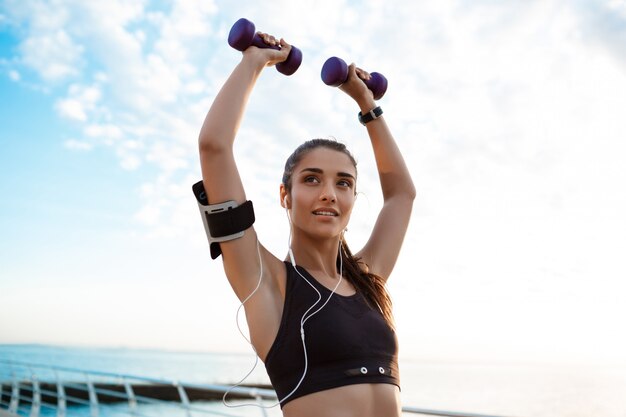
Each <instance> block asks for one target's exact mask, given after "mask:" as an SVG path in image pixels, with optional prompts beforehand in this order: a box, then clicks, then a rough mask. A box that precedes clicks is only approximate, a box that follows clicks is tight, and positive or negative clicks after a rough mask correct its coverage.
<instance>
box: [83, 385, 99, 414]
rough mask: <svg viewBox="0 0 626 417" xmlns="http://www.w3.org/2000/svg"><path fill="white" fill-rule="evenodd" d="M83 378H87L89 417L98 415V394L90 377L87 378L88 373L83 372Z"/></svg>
mask: <svg viewBox="0 0 626 417" xmlns="http://www.w3.org/2000/svg"><path fill="white" fill-rule="evenodd" d="M85 378H86V379H87V389H88V390H89V406H90V408H91V417H98V396H97V395H96V389H95V388H94V386H93V382H91V379H89V374H85Z"/></svg>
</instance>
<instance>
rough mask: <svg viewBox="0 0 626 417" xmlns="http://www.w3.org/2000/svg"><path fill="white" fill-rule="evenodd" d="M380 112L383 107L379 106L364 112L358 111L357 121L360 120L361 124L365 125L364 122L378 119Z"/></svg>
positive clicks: (381, 112)
mask: <svg viewBox="0 0 626 417" xmlns="http://www.w3.org/2000/svg"><path fill="white" fill-rule="evenodd" d="M382 114H383V109H381V108H380V106H378V107H375V108H373V109H372V110H370V111H368V112H367V113H365V114H362V113H361V112H359V122H361V124H362V125H363V126H365V123H369V122H371V121H372V120H375V119H378V118H379V117H380V116H381V115H382Z"/></svg>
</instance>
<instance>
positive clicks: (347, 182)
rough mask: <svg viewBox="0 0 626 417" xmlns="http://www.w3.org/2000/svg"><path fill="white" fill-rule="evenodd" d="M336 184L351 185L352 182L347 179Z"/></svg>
mask: <svg viewBox="0 0 626 417" xmlns="http://www.w3.org/2000/svg"><path fill="white" fill-rule="evenodd" d="M337 184H338V185H340V186H342V187H352V183H351V182H350V181H347V180H341V181H339V182H338V183H337Z"/></svg>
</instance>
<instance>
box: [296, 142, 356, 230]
mask: <svg viewBox="0 0 626 417" xmlns="http://www.w3.org/2000/svg"><path fill="white" fill-rule="evenodd" d="M291 184H292V185H291V193H290V195H289V196H287V206H288V208H289V209H290V211H291V221H292V223H293V226H294V229H300V230H302V231H304V232H305V233H309V234H311V235H313V236H317V237H319V238H330V237H335V236H338V235H340V234H341V233H342V232H343V230H344V229H345V228H346V226H347V225H348V221H349V220H350V214H351V213H352V207H353V206H354V201H355V198H356V194H355V192H356V168H355V167H354V165H353V164H352V162H351V161H350V158H349V157H348V156H347V155H346V154H344V153H343V152H339V151H336V150H332V149H328V148H324V147H320V148H316V149H313V150H311V151H309V152H307V153H306V154H305V155H304V157H303V158H302V159H301V160H300V162H299V163H298V164H297V165H296V166H295V167H294V170H293V174H292V177H291Z"/></svg>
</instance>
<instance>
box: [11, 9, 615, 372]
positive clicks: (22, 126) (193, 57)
mask: <svg viewBox="0 0 626 417" xmlns="http://www.w3.org/2000/svg"><path fill="white" fill-rule="evenodd" d="M0 4H1V6H0V91H1V95H0V101H1V105H2V107H1V108H2V110H1V112H0V174H1V175H0V195H2V198H1V199H0V343H26V342H34V343H55V344H73V345H97V346H130V347H156V348H167V349H179V350H218V351H224V350H228V351H233V350H234V351H246V350H247V347H246V345H245V342H244V341H243V340H241V338H240V336H239V335H238V333H237V330H236V327H235V323H234V314H235V310H236V308H237V302H236V299H235V297H234V295H233V294H232V291H231V290H230V287H229V286H228V283H227V282H226V280H225V278H224V276H223V272H222V269H221V263H220V262H215V261H210V259H209V256H208V245H207V243H206V238H205V236H204V234H203V229H202V225H201V220H200V217H199V214H198V212H197V208H196V206H195V202H194V200H193V197H192V194H191V192H190V188H191V185H192V184H193V182H195V181H196V180H197V179H198V178H199V175H200V174H199V166H198V162H197V150H196V141H197V134H198V131H199V129H200V126H201V123H202V120H203V118H204V114H205V113H206V111H207V110H208V108H209V106H210V103H211V100H212V97H214V96H215V94H216V92H217V90H218V89H219V87H220V85H221V83H222V82H223V81H224V80H225V78H226V77H227V76H228V74H229V72H230V70H231V69H232V68H233V67H234V65H236V63H237V61H238V59H239V53H238V52H236V51H234V50H233V49H231V48H230V47H228V45H227V43H226V38H227V34H228V30H229V29H230V26H231V25H232V23H234V22H235V21H236V20H237V19H238V18H239V17H242V16H245V17H247V18H249V19H250V20H252V21H254V22H255V23H256V24H257V28H259V29H262V30H265V31H268V32H272V33H275V34H276V35H279V36H284V37H285V38H286V39H287V40H288V41H290V42H292V43H293V44H294V45H297V46H298V47H299V48H301V49H302V51H303V53H304V62H303V65H302V67H301V68H300V69H299V70H298V72H297V73H296V74H294V75H293V76H291V77H284V76H282V75H281V74H279V73H277V72H276V71H274V69H268V70H267V71H265V72H264V73H263V75H262V77H261V79H260V81H259V84H258V86H257V88H256V90H255V92H254V94H253V96H252V99H251V102H250V105H249V110H248V113H247V115H246V119H245V120H244V123H243V125H242V127H241V131H240V135H239V138H238V141H237V143H236V152H237V157H238V160H239V161H240V168H241V175H242V177H243V179H244V183H245V184H247V192H248V197H249V198H250V199H252V200H253V201H254V202H255V207H256V210H257V212H258V213H257V219H258V220H257V223H256V227H257V230H258V231H259V234H260V236H261V239H262V241H263V242H264V244H265V245H266V246H267V247H268V248H269V249H270V250H272V251H273V252H274V253H276V254H277V255H278V256H283V255H284V254H285V253H286V241H287V223H286V221H285V218H284V213H283V211H282V210H281V209H280V206H279V203H278V186H279V181H280V175H281V173H282V165H283V163H284V159H285V158H286V157H287V156H288V154H289V153H290V152H291V150H292V149H293V148H295V146H297V145H298V144H299V143H300V142H302V141H303V140H306V139H308V138H311V137H319V136H322V137H327V136H334V137H337V138H339V139H340V140H342V141H344V142H346V143H347V144H348V146H349V147H350V148H351V150H352V151H353V152H354V153H355V154H356V156H357V159H358V161H359V170H360V171H359V172H360V183H359V189H360V190H361V192H362V194H360V196H359V199H358V202H357V206H356V207H355V211H354V215H353V219H352V222H351V226H350V228H349V229H350V231H349V233H348V239H349V242H351V246H353V248H354V249H357V248H358V246H359V245H360V244H362V243H363V242H364V241H365V239H366V237H367V233H368V231H369V229H370V228H371V226H372V223H373V217H374V215H375V214H376V211H377V208H378V207H379V205H380V201H381V196H380V191H379V190H378V189H377V183H376V172H375V170H374V168H373V160H372V155H371V150H370V149H369V144H368V143H367V140H366V138H365V137H364V131H363V129H362V128H361V126H360V125H359V124H358V123H356V117H355V114H356V109H355V108H354V105H353V104H352V103H350V102H349V100H348V99H347V98H346V97H344V96H342V95H341V94H339V92H337V91H336V90H334V89H332V88H329V87H327V86H325V85H323V84H322V83H321V81H320V79H319V71H320V68H321V66H322V64H323V62H324V60H325V59H326V58H328V57H330V56H333V55H336V56H340V57H343V58H345V59H346V60H348V61H355V62H357V63H358V64H359V65H361V66H362V67H364V68H365V69H368V70H371V71H379V72H382V73H383V74H385V75H386V76H387V78H388V79H389V82H390V85H389V90H388V93H387V95H386V96H385V97H384V98H383V99H382V100H381V101H380V105H381V106H382V107H383V109H384V110H385V116H386V118H387V120H388V122H389V124H390V125H391V127H392V130H393V132H394V135H395V136H396V139H397V141H398V143H399V145H400V147H401V149H402V150H403V152H404V154H405V157H406V159H407V161H408V163H409V167H410V169H411V172H412V175H413V177H414V180H415V183H416V185H417V188H418V193H419V196H418V200H417V201H416V204H415V209H414V213H413V218H412V223H411V226H410V229H409V233H408V236H407V239H406V243H405V246H404V249H403V253H402V255H401V258H400V261H399V263H398V266H397V269H396V271H395V272H394V275H393V276H392V279H391V281H390V291H391V293H392V296H393V299H394V301H395V306H396V310H395V311H396V316H397V320H398V327H399V331H400V337H401V342H402V344H401V346H402V354H404V355H406V356H410V357H417V358H444V359H476V358H480V359H502V360H551V361H552V360H565V361H625V360H626V358H624V356H623V352H625V351H626V338H625V336H623V335H622V334H621V332H619V331H616V329H618V328H619V326H620V325H621V324H620V323H621V320H620V317H624V316H626V297H625V296H624V295H623V294H624V293H625V292H626V284H624V282H625V281H624V279H623V277H624V276H626V267H625V266H624V263H623V261H622V260H621V259H622V257H623V254H624V251H625V250H626V222H625V221H624V219H623V214H622V213H624V212H626V192H625V191H624V187H623V184H624V182H625V180H626V168H625V167H624V164H623V159H624V155H625V154H626V144H625V142H624V140H623V136H624V132H625V131H626V121H625V120H624V119H625V118H624V117H623V109H624V108H626V53H625V52H624V51H626V3H625V2H624V1H623V0H606V1H599V0H598V1H574V2H570V1H564V0H562V1H558V0H553V1H513V0H511V1H505V2H491V1H472V2H465V1H442V2H409V1H396V2H382V1H374V0H372V1H366V2H358V4H357V3H355V2H350V1H318V2H313V3H307V7H306V9H305V8H303V6H301V5H300V3H299V2H289V1H286V0H285V1H278V2H273V3H272V4H271V5H268V4H263V5H261V4H259V3H258V2H252V1H242V2H236V4H235V3H233V4H232V5H231V4H230V2H226V1H203V2H194V1H183V0H172V1H170V2H147V1H144V2H141V1H140V2H132V3H130V2H122V1H110V2H105V3H103V2H75V1H70V0H57V1H33V0H26V1H7V0H5V1H2V2H1V3H0Z"/></svg>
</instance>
